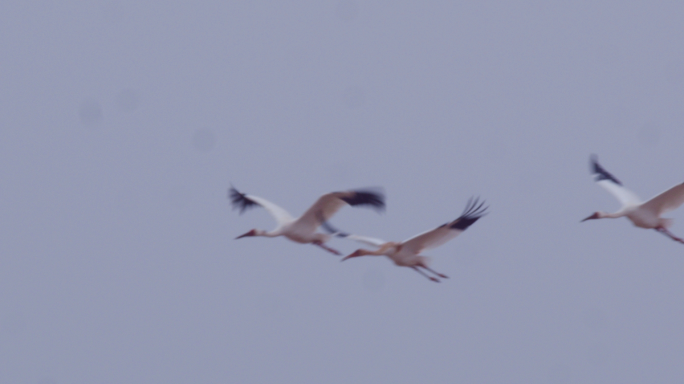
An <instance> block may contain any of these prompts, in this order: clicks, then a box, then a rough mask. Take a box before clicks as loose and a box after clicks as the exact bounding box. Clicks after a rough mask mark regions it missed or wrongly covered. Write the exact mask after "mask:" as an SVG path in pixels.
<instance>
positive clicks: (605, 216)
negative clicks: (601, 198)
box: [598, 210, 627, 219]
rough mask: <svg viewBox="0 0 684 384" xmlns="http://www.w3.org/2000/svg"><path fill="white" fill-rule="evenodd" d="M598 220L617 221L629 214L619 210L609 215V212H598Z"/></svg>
mask: <svg viewBox="0 0 684 384" xmlns="http://www.w3.org/2000/svg"><path fill="white" fill-rule="evenodd" d="M598 216H599V217H598V218H599V219H617V218H620V217H624V216H627V212H625V211H624V210H619V211H617V212H613V213H609V212H598Z"/></svg>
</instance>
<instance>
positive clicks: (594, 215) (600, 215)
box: [580, 212, 603, 223]
mask: <svg viewBox="0 0 684 384" xmlns="http://www.w3.org/2000/svg"><path fill="white" fill-rule="evenodd" d="M602 217H603V216H602V214H601V212H594V213H593V214H592V215H591V216H589V217H587V218H586V219H584V220H582V221H580V223H581V222H584V221H587V220H594V219H601V218H602Z"/></svg>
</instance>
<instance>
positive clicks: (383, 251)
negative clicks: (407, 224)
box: [361, 241, 398, 256]
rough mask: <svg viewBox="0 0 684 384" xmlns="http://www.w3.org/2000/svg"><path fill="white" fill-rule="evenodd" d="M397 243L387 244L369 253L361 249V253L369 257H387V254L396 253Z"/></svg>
mask: <svg viewBox="0 0 684 384" xmlns="http://www.w3.org/2000/svg"><path fill="white" fill-rule="evenodd" d="M397 245H398V244H397V243H394V242H391V241H390V242H387V243H385V244H383V245H381V246H380V248H378V249H376V250H375V251H369V250H367V249H361V252H362V253H363V254H364V255H367V256H382V255H387V254H393V253H396V247H397Z"/></svg>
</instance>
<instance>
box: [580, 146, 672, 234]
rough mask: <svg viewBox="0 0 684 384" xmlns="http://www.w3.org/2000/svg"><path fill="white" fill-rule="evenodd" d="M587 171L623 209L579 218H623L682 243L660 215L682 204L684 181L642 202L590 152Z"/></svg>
mask: <svg viewBox="0 0 684 384" xmlns="http://www.w3.org/2000/svg"><path fill="white" fill-rule="evenodd" d="M590 171H591V173H592V174H593V175H594V176H595V181H596V183H597V184H599V185H600V186H601V187H603V188H604V189H606V190H607V191H608V192H610V193H611V194H612V195H613V196H615V198H617V199H618V200H619V201H620V203H621V204H622V208H620V209H619V210H618V211H617V212H614V213H608V212H603V211H597V212H595V213H594V214H592V215H591V216H589V217H587V218H586V219H584V220H582V221H586V220H593V219H617V218H620V217H626V218H627V219H629V220H630V221H631V222H632V224H634V225H635V226H636V227H639V228H645V229H655V230H656V231H658V232H660V233H662V234H664V235H666V236H668V237H670V238H671V239H672V240H675V241H678V242H680V243H684V240H683V239H681V238H679V237H677V236H675V235H673V234H672V233H671V232H670V231H669V229H668V228H669V227H670V226H672V222H673V220H672V219H669V218H664V217H661V215H662V214H664V213H666V212H669V211H671V210H674V209H676V208H678V207H679V206H680V205H682V203H684V183H682V184H677V185H675V186H674V187H672V188H670V189H668V190H666V191H665V192H663V193H660V194H659V195H657V196H655V197H653V198H652V199H650V200H648V201H645V202H642V201H641V199H640V198H639V197H638V196H637V195H636V194H635V193H634V192H632V191H630V190H629V189H627V188H625V187H624V186H623V185H622V183H621V182H620V181H619V180H618V179H616V178H615V176H613V175H612V174H610V173H609V172H608V171H606V170H605V169H604V168H603V167H602V166H601V165H600V164H599V163H598V157H596V156H595V155H592V156H591V159H590Z"/></svg>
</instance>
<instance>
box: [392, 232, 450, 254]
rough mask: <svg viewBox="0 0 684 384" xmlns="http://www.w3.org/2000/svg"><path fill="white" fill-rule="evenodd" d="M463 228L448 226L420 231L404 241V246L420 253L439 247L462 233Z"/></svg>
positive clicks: (408, 249)
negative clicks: (455, 228) (456, 228)
mask: <svg viewBox="0 0 684 384" xmlns="http://www.w3.org/2000/svg"><path fill="white" fill-rule="evenodd" d="M461 232H463V231H462V230H454V229H450V228H449V227H447V226H446V224H445V225H444V226H441V227H439V228H435V229H431V230H429V231H426V232H423V233H420V234H418V235H415V236H413V237H412V238H410V239H407V240H404V241H403V242H402V248H403V249H406V250H407V251H410V252H412V253H414V254H416V255H417V254H419V253H421V252H423V251H425V250H428V249H432V248H436V247H439V246H440V245H442V244H444V243H446V242H447V241H449V240H451V239H453V238H455V237H456V236H458V235H460V234H461Z"/></svg>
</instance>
